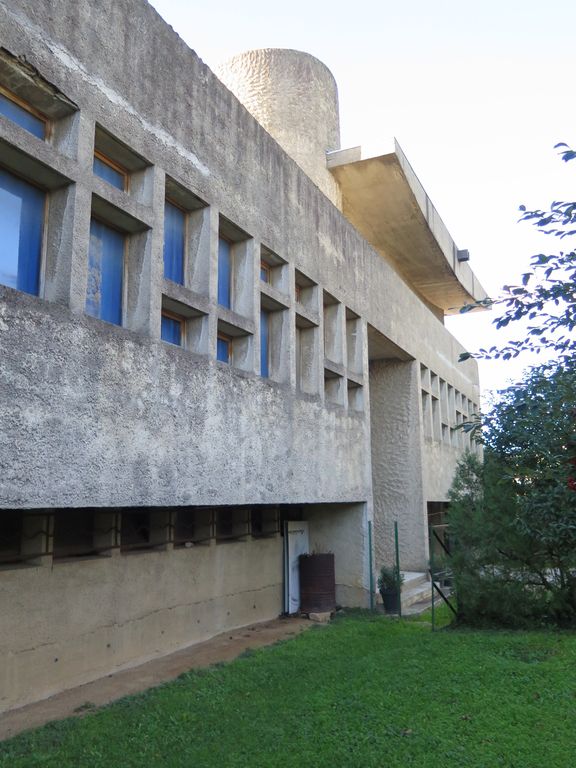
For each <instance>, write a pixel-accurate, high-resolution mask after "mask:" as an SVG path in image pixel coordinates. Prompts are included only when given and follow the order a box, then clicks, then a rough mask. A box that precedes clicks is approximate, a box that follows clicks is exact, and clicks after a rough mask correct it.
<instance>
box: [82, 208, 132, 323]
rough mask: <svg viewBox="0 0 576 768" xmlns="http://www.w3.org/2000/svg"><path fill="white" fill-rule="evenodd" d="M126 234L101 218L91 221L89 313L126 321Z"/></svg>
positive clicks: (116, 320)
mask: <svg viewBox="0 0 576 768" xmlns="http://www.w3.org/2000/svg"><path fill="white" fill-rule="evenodd" d="M123 272H124V235H122V234H120V232H116V230H114V229H110V227H107V226H106V225H105V224H101V223H100V222H99V221H95V220H94V219H93V220H92V222H91V224H90V250H89V253H88V286H87V292H86V314H88V315H92V317H99V318H100V319H101V320H107V321H108V322H109V323H115V324H116V325H121V324H122V282H123Z"/></svg>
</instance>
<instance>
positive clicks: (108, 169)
mask: <svg viewBox="0 0 576 768" xmlns="http://www.w3.org/2000/svg"><path fill="white" fill-rule="evenodd" d="M92 170H93V171H94V174H95V175H96V176H99V177H100V178H101V179H104V181H107V182H108V184H112V186H113V187H116V189H122V190H124V189H125V187H126V175H125V174H123V173H122V172H121V171H117V170H116V168H113V167H112V166H111V165H108V163H105V162H104V160H100V158H99V157H96V156H94V164H93V166H92Z"/></svg>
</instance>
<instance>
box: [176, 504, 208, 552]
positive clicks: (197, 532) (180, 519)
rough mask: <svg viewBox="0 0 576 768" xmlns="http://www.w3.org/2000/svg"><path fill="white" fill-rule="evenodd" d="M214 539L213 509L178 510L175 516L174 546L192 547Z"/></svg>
mask: <svg viewBox="0 0 576 768" xmlns="http://www.w3.org/2000/svg"><path fill="white" fill-rule="evenodd" d="M211 538H212V510H211V509H205V508H204V509H203V508H199V509H178V510H177V511H176V513H175V516H174V546H176V547H190V546H192V545H194V544H201V543H205V542H208V541H210V539H211Z"/></svg>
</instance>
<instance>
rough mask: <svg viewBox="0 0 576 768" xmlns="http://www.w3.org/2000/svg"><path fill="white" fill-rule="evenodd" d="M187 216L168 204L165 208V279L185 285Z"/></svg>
mask: <svg viewBox="0 0 576 768" xmlns="http://www.w3.org/2000/svg"><path fill="white" fill-rule="evenodd" d="M185 233H186V214H185V213H184V212H183V211H181V210H180V208H177V207H176V206H175V205H172V204H171V203H169V202H166V204H165V206H164V277H165V278H166V279H167V280H173V281H174V282H175V283H180V285H183V284H184V242H185Z"/></svg>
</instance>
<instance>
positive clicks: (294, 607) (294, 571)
mask: <svg viewBox="0 0 576 768" xmlns="http://www.w3.org/2000/svg"><path fill="white" fill-rule="evenodd" d="M309 551H310V543H309V539H308V522H307V521H305V520H304V521H303V520H286V521H285V522H284V611H285V612H286V613H298V611H299V610H300V571H299V560H298V558H299V557H300V555H307V554H308V553H309Z"/></svg>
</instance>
